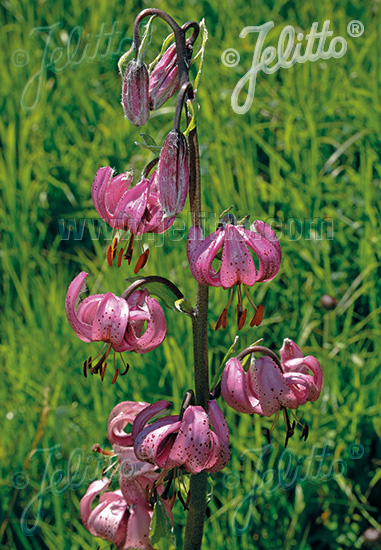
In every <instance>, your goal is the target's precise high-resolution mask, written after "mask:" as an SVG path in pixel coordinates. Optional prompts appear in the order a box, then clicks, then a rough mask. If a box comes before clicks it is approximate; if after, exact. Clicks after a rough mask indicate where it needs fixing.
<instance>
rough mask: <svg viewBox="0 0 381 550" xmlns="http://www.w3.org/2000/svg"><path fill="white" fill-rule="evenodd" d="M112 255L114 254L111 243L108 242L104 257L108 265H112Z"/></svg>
mask: <svg viewBox="0 0 381 550" xmlns="http://www.w3.org/2000/svg"><path fill="white" fill-rule="evenodd" d="M113 256H114V253H113V251H112V248H111V244H109V245H108V247H107V252H106V258H107V263H108V265H109V266H110V267H112V261H113V259H114V257H113Z"/></svg>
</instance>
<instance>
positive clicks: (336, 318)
mask: <svg viewBox="0 0 381 550" xmlns="http://www.w3.org/2000/svg"><path fill="white" fill-rule="evenodd" d="M148 6H154V7H160V8H162V9H164V10H166V11H168V12H169V13H170V14H171V15H172V16H173V17H174V18H175V19H177V20H178V21H179V22H185V21H187V20H191V19H195V20H198V21H199V20H201V19H202V18H203V17H205V20H206V24H207V27H208V30H209V42H208V45H207V50H206V56H205V64H204V70H203V74H202V77H201V82H200V86H199V93H198V101H199V103H200V105H201V112H200V116H199V137H200V142H201V153H202V158H201V163H202V174H203V189H204V205H205V213H206V214H205V216H206V221H207V222H208V221H209V230H211V229H212V227H210V225H211V224H213V223H214V221H215V219H214V217H213V213H216V214H218V213H220V212H221V211H222V210H224V209H225V208H226V207H228V206H230V205H232V204H233V205H235V212H236V213H237V215H238V216H241V217H243V216H244V215H246V214H247V213H250V214H251V217H252V219H258V218H259V219H264V220H266V219H268V218H271V219H274V220H275V221H276V223H277V227H278V228H279V230H280V231H279V235H280V241H281V245H282V250H283V262H282V266H281V272H280V274H279V276H278V277H277V278H276V279H275V280H274V281H273V282H271V284H270V285H268V284H262V285H258V287H257V288H255V289H254V292H253V295H254V299H255V300H256V302H258V303H263V304H264V306H265V320H264V322H263V324H262V325H261V327H259V328H258V329H252V330H249V329H247V330H244V331H242V334H240V343H239V345H240V348H241V349H242V348H243V347H246V346H247V345H249V344H250V343H251V342H252V341H253V340H256V339H257V338H262V337H263V338H264V342H265V344H266V345H267V346H269V347H273V348H274V349H279V347H280V346H281V344H282V340H283V338H284V337H290V338H292V339H294V340H295V341H297V342H298V344H299V345H300V346H302V347H303V351H304V352H305V354H313V355H316V356H317V357H318V358H319V360H320V362H321V364H322V366H323V369H324V375H325V385H324V391H323V394H322V396H321V398H320V399H319V401H318V402H317V403H314V404H307V405H305V406H304V407H303V410H302V411H301V412H300V414H302V415H303V419H304V420H305V421H307V422H308V423H309V425H310V427H311V435H310V437H309V439H308V441H307V442H306V443H304V442H301V441H299V439H298V438H297V437H295V438H293V439H292V440H291V441H290V443H289V446H288V448H287V451H286V454H282V453H284V449H283V443H284V433H283V431H282V430H283V426H282V422H280V423H279V425H278V428H277V429H276V430H275V432H274V437H273V446H272V448H271V449H267V450H266V447H265V448H264V449H263V446H264V444H265V439H264V436H263V433H262V427H263V426H269V425H270V422H271V421H269V420H266V419H265V420H263V419H260V418H259V417H258V418H253V417H251V416H247V415H237V414H235V413H234V412H233V411H231V410H228V408H227V407H224V405H223V404H222V406H223V408H224V412H225V413H226V417H227V421H228V424H229V426H230V430H231V451H232V459H231V461H230V463H229V465H228V467H227V468H226V469H225V470H224V471H223V472H221V473H220V474H218V475H215V476H214V477H213V479H211V480H210V491H211V498H210V502H209V506H208V519H207V522H206V529H205V548H210V547H211V546H212V545H213V547H214V548H226V547H229V548H230V549H231V550H236V549H243V550H246V549H251V548H259V549H274V548H286V549H292V548H297V549H301V550H308V549H312V548H313V549H314V550H323V549H330V548H335V549H347V548H351V549H352V548H362V547H363V546H364V540H363V537H362V533H363V532H364V531H365V529H367V528H368V527H373V528H376V529H377V528H378V529H380V513H379V510H378V509H377V505H378V503H379V495H380V481H379V480H380V477H381V474H380V472H381V468H380V466H381V462H380V436H381V421H380V391H379V388H380V386H379V384H381V376H380V368H379V357H380V351H381V348H380V341H381V324H380V312H381V306H380V303H381V300H380V285H379V278H380V267H379V262H380V255H381V248H380V242H381V239H380V223H379V220H380V204H381V203H380V199H381V193H380V178H381V163H380V135H381V97H380V74H381V71H380V56H379V49H378V43H379V38H378V37H379V36H380V11H379V1H378V0H372V1H360V0H341V1H340V0H321V1H320V2H312V1H311V0H309V1H305V2H302V1H296V0H290V1H287V0H270V1H268V2H264V1H262V2H257V3H255V4H250V3H246V2H243V1H241V0H230V1H226V2H218V1H217V0H202V1H198V2H196V1H194V0H193V1H192V0H188V1H186V2H185V1H184V0H177V1H176V2H175V1H173V0H166V1H162V2H154V1H153V2H152V3H150V4H146V2H136V1H131V2H122V1H119V2H116V1H113V0H111V1H110V0H109V1H105V0H98V2H96V3H95V4H94V3H90V2H87V0H84V1H82V2H77V1H74V2H72V3H67V2H63V1H62V0H57V1H56V2H54V3H53V2H45V1H44V0H39V1H36V2H23V1H21V0H10V1H9V0H4V1H3V2H1V7H0V12H1V19H2V32H1V50H2V52H3V56H2V60H1V64H2V72H1V90H2V93H1V96H0V106H1V113H2V118H1V121H0V143H1V155H0V195H1V205H0V234H1V239H0V261H1V269H2V279H1V291H2V300H1V309H2V316H1V327H0V328H1V344H0V349H1V352H2V357H3V360H2V362H3V383H2V385H1V388H0V396H1V400H2V403H3V404H4V405H3V412H2V415H3V418H2V425H3V429H2V445H1V450H0V453H1V455H0V458H1V463H0V468H1V474H2V485H1V489H2V496H1V501H0V502H1V504H0V513H1V522H0V526H1V533H2V539H1V548H2V549H7V550H9V549H14V548H17V549H22V550H37V549H44V550H45V549H49V550H50V549H56V548H60V549H62V550H63V549H64V550H67V549H71V550H76V549H85V550H87V549H94V550H95V549H96V548H97V546H98V544H99V541H97V540H95V539H93V537H91V535H89V534H88V533H87V531H86V530H85V529H84V528H83V526H82V524H81V522H80V520H79V514H78V507H79V500H80V498H81V496H82V495H83V493H84V492H85V490H86V487H87V485H88V483H89V482H90V481H91V479H93V478H95V477H96V476H99V471H100V466H99V464H98V462H97V460H96V457H94V456H92V455H91V452H90V448H91V445H92V444H93V443H94V442H99V443H100V444H101V445H107V440H106V424H107V417H108V414H109V412H110V410H111V409H112V407H113V406H114V405H115V404H116V403H117V402H119V401H121V400H129V399H132V400H140V401H141V400H145V401H152V400H156V399H159V398H166V399H169V400H171V401H172V402H173V403H174V406H175V408H176V407H178V406H179V404H180V403H181V399H182V395H183V393H184V391H185V390H186V389H187V388H188V387H190V386H191V383H192V351H191V349H192V347H191V337H190V321H189V319H188V318H187V317H186V316H184V315H180V314H178V313H175V312H172V311H168V310H166V315H167V322H168V336H167V338H166V340H165V342H164V344H163V345H162V346H161V347H160V348H158V349H157V350H155V351H154V352H152V353H150V354H148V355H146V356H144V355H143V356H135V355H134V356H131V357H130V358H129V362H130V363H131V365H132V366H131V369H130V371H129V373H128V375H127V376H125V377H124V378H119V380H118V381H117V383H116V384H115V385H113V386H111V384H110V381H111V376H110V373H106V378H105V381H104V383H103V384H102V383H101V381H100V379H99V377H92V378H87V379H84V378H83V376H82V374H81V365H82V363H83V361H84V359H85V358H86V357H87V356H88V355H90V353H93V354H95V353H97V351H99V347H98V346H97V345H96V344H91V345H86V344H83V343H82V342H81V341H80V340H79V339H77V338H76V336H75V335H74V333H73V332H72V331H71V329H70V327H69V326H68V323H67V320H66V316H65V312H64V299H65V294H66V290H67V287H68V284H69V282H70V281H71V280H72V279H73V277H74V276H75V275H76V274H77V273H78V272H79V271H80V270H86V271H88V272H89V273H90V275H91V276H90V277H89V279H90V283H89V284H90V285H92V286H91V288H90V290H91V291H92V292H93V291H99V292H104V291H106V290H111V291H113V292H115V293H116V294H118V293H121V292H122V291H123V289H124V283H123V277H128V276H131V275H132V270H131V269H129V268H128V267H127V266H124V267H123V268H122V269H121V270H117V269H116V268H112V269H110V268H108V267H107V268H106V263H105V247H106V246H107V244H109V240H108V239H110V232H109V231H107V230H106V228H105V227H104V226H101V225H97V224H98V221H97V216H96V212H95V210H94V207H93V205H92V201H91V197H90V188H91V182H92V180H93V177H94V174H95V171H96V170H97V169H98V168H99V167H100V166H104V165H111V166H113V167H115V169H116V170H118V171H124V170H126V169H127V168H133V169H135V170H136V173H137V174H139V173H140V171H141V169H142V168H143V166H144V165H145V163H146V162H147V161H148V160H150V159H151V158H152V156H151V153H149V152H148V151H145V150H143V149H141V148H139V147H137V146H136V145H135V144H134V142H135V141H136V140H139V130H137V129H136V128H134V127H132V126H131V125H130V124H129V123H128V122H127V121H126V120H125V119H124V117H123V112H122V108H121V106H120V93H121V83H120V77H119V75H118V74H117V68H116V65H117V60H118V57H119V56H120V55H121V54H122V53H124V51H126V50H127V49H128V48H129V45H130V42H131V34H132V25H133V19H134V17H135V16H136V14H137V13H138V11H140V10H141V9H143V8H145V7H148ZM328 19H329V20H330V21H331V29H332V30H333V31H334V35H335V36H336V35H339V34H340V35H341V36H343V37H346V39H347V42H348V50H347V52H346V54H345V56H344V57H342V58H341V59H330V60H326V61H318V62H315V63H311V62H307V63H305V64H296V65H295V66H294V67H292V68H291V69H289V70H284V69H281V70H279V71H278V72H276V73H275V74H273V75H265V74H263V73H261V74H259V75H258V80H257V89H256V95H255V100H254V102H253V105H252V107H251V108H250V110H249V111H248V112H247V113H246V114H244V115H237V114H236V113H234V112H233V110H232V108H231V105H230V97H231V93H232V91H233V89H234V87H235V85H236V83H237V82H238V80H239V78H241V76H243V75H244V73H245V72H246V71H247V70H249V68H250V66H251V61H252V56H253V51H254V45H255V37H254V36H253V35H252V34H249V35H248V36H247V38H245V39H242V38H240V37H239V33H240V31H241V30H242V28H243V27H245V26H249V25H259V24H262V23H265V22H267V21H274V23H275V27H274V29H273V30H272V31H271V32H270V33H269V35H268V37H267V40H266V45H275V46H276V44H277V40H278V37H279V33H280V31H281V29H282V28H283V27H284V26H285V25H286V24H291V25H293V26H295V28H296V30H297V32H303V33H304V34H306V33H307V32H308V31H309V29H310V28H311V24H312V22H314V21H317V22H319V30H320V29H321V27H322V24H323V22H324V21H325V20H328ZM354 19H357V20H360V21H362V22H363V24H364V27H365V32H364V34H363V35H362V36H361V37H359V38H351V37H349V36H348V34H347V31H346V27H347V24H348V22H349V21H351V20H354ZM154 26H155V36H154V40H153V42H152V45H151V50H150V52H151V53H149V55H152V59H153V58H154V57H155V55H156V53H157V50H158V48H159V45H160V42H161V40H162V39H163V38H164V37H165V36H167V34H168V32H167V29H166V28H165V26H164V24H163V23H161V22H157V23H155V25H154ZM112 29H114V30H112ZM112 32H117V33H119V34H117V35H114V36H111V35H110V36H111V38H110V36H109V38H107V37H106V36H104V35H105V33H112ZM97 35H98V38H97ZM99 35H101V38H99ZM107 40H109V42H107ZM97 44H98V46H97ZM227 48H236V49H237V50H238V51H239V52H240V55H241V61H240V63H239V64H238V65H237V66H236V67H235V68H228V67H226V66H224V65H223V64H222V62H221V54H222V52H223V51H224V50H225V49H227ZM60 52H61V53H60ZM173 112H174V100H172V101H171V102H170V103H169V104H167V105H166V106H165V107H163V108H162V109H161V110H160V111H158V112H156V113H155V114H154V115H153V116H152V117H151V120H150V122H149V125H147V128H148V127H149V133H150V134H151V135H152V136H154V138H155V140H156V142H157V143H162V141H163V139H164V137H165V134H166V132H167V131H168V130H169V129H170V127H171V117H172V115H173ZM142 131H147V130H146V128H144V129H143V130H142ZM59 220H61V221H59ZM62 220H63V221H62ZM67 220H77V222H78V223H80V221H81V220H87V221H86V223H85V224H84V225H83V228H84V230H83V235H81V227H82V226H81V225H79V226H77V230H78V234H77V235H75V232H72V233H71V235H70V237H69V238H67V239H66V240H65V239H63V238H61V237H64V236H65V235H64V233H65V230H66V229H67ZM310 220H315V222H314V223H315V225H312V228H311V223H310ZM319 220H320V222H319ZM324 220H325V221H326V224H324V223H322V222H323V221H324ZM71 223H74V222H73V221H72V222H71ZM176 227H177V230H176V231H175V230H171V231H170V232H168V234H167V235H166V236H165V238H164V240H161V238H160V237H158V238H157V240H156V241H154V242H153V243H152V242H151V248H152V251H151V256H150V259H149V262H148V265H147V268H145V272H146V273H147V274H148V273H150V274H154V273H157V274H160V275H163V276H167V277H169V278H171V279H172V280H173V281H174V282H175V283H176V284H178V285H179V286H180V288H181V289H182V290H183V292H184V294H185V295H186V296H187V297H188V298H190V299H191V300H192V301H194V297H195V284H194V281H193V279H192V277H191V275H190V272H189V268H188V265H187V259H186V253H185V236H186V228H188V227H189V214H188V212H184V214H183V215H182V216H181V217H180V218H179V222H178V224H177V226H176ZM330 227H333V238H332V239H330V238H328V237H330V233H329V228H330ZM97 228H98V229H100V233H101V238H100V239H97ZM75 236H77V239H76V238H75ZM80 237H82V238H80ZM324 294H329V295H331V296H333V297H335V298H336V299H337V305H336V307H335V308H334V309H332V310H329V311H327V310H325V309H323V308H322V307H321V305H320V299H321V297H322V296H323V295H324ZM210 295H211V300H210V364H211V374H212V375H213V374H214V372H215V370H216V369H217V368H218V366H219V365H220V362H221V360H222V358H223V356H224V354H225V352H226V350H227V348H228V347H229V346H230V345H231V343H232V342H233V340H234V337H235V322H234V312H233V311H232V309H231V311H230V312H229V315H230V318H229V321H230V323H229V326H228V329H227V330H226V331H219V332H218V333H215V332H214V331H213V328H214V323H215V320H216V319H217V318H218V315H219V313H220V312H221V310H222V307H223V306H224V305H225V303H226V301H227V294H226V293H224V291H223V290H222V289H212V290H211V293H210ZM42 449H45V451H42ZM47 449H50V451H48V450H47ZM74 450H75V452H74V455H73V451H74ZM323 451H324V453H325V454H326V456H325V458H323V459H317V458H316V457H317V456H319V455H320V456H321V454H322V453H323ZM81 453H82V454H81ZM263 453H264V454H263ZM81 456H82V459H81V460H80V467H79V474H78V472H77V476H76V475H75V472H76V469H77V466H76V464H77V462H76V460H79V459H80V458H81ZM311 456H312V457H315V458H308V457H311ZM49 457H50V460H48V459H49ZM287 464H290V467H289V469H287V468H288V467H287ZM308 464H310V465H311V468H310V470H309V471H308V469H307V466H308ZM319 464H321V469H320V470H319ZM298 465H299V472H300V474H299V483H296V481H297V479H296V478H295V479H294V476H295V472H296V468H297V466H298ZM59 469H62V470H63V471H62V473H61V474H59V473H57V471H58V470H59ZM272 469H274V472H273V473H272ZM70 472H71V473H72V474H73V476H74V477H73V478H71V477H70ZM53 474H54V477H51V476H53ZM60 475H61V477H62V476H63V479H62V480H61V481H60ZM81 475H83V480H82V482H78V480H77V481H76V479H77V477H78V476H81ZM23 476H24V477H23ZM303 476H305V477H306V479H305V480H303ZM15 487H18V489H17V488H15ZM175 510H176V522H177V523H176V536H177V538H178V540H179V541H180V539H181V535H182V533H181V531H182V525H183V523H184V521H185V516H184V514H183V513H182V510H181V505H180V503H177V505H176V507H175ZM38 517H40V518H41V521H40V522H39V523H37V524H36V523H35V522H36V518H38ZM20 519H22V520H23V522H24V523H23V524H22V525H21V524H20ZM34 526H35V527H36V529H35V530H34ZM22 527H23V529H22ZM27 529H30V531H29V536H28V535H27V534H26V533H27V532H28V531H27ZM100 543H101V548H103V547H105V546H104V543H103V542H102V541H100ZM364 547H365V546H364Z"/></svg>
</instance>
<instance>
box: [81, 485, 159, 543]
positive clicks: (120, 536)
mask: <svg viewBox="0 0 381 550" xmlns="http://www.w3.org/2000/svg"><path fill="white" fill-rule="evenodd" d="M141 481H142V480H140V482H141ZM140 482H138V481H136V482H135V487H134V491H132V492H131V491H130V490H129V489H130V485H128V486H127V487H126V486H125V485H123V484H122V485H121V489H119V490H117V491H112V492H106V493H103V491H105V490H106V489H107V488H108V487H109V485H110V480H109V479H108V478H103V479H101V480H99V481H94V482H93V483H91V485H90V486H89V488H88V489H87V491H86V494H85V496H84V497H83V498H82V500H81V503H80V514H81V519H82V523H83V525H84V526H85V527H86V529H87V530H88V531H89V533H91V535H93V536H94V537H100V538H102V539H103V540H107V541H108V542H111V543H112V544H115V545H116V547H117V549H118V550H135V549H142V550H143V549H144V550H152V546H151V543H150V540H149V531H150V524H151V519H152V514H153V509H152V506H150V504H149V503H147V501H146V499H145V495H144V487H143V486H142V485H141V484H140ZM101 493H103V494H102V495H101V496H100V498H99V504H98V505H97V506H96V507H95V508H94V509H92V503H93V501H94V499H95V498H96V497H97V496H99V495H100V494H101Z"/></svg>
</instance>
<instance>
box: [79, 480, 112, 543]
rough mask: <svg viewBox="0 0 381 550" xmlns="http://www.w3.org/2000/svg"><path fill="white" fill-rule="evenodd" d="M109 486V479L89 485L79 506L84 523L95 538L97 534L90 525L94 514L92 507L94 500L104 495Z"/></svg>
mask: <svg viewBox="0 0 381 550" xmlns="http://www.w3.org/2000/svg"><path fill="white" fill-rule="evenodd" d="M109 485H110V480H109V479H108V478H107V477H104V478H102V479H99V480H97V481H93V483H91V484H90V485H89V487H88V489H87V491H86V493H85V495H84V496H83V498H82V499H81V502H80V505H79V512H80V514H81V519H82V523H83V525H84V526H85V527H86V529H87V530H88V531H89V532H90V533H91V534H92V535H93V536H97V534H96V533H95V532H94V530H93V528H92V525H91V524H90V523H89V518H90V515H91V512H92V507H91V505H92V503H93V500H94V499H95V498H96V497H97V496H98V495H99V494H100V493H102V491H104V490H105V489H107V488H108V486H109Z"/></svg>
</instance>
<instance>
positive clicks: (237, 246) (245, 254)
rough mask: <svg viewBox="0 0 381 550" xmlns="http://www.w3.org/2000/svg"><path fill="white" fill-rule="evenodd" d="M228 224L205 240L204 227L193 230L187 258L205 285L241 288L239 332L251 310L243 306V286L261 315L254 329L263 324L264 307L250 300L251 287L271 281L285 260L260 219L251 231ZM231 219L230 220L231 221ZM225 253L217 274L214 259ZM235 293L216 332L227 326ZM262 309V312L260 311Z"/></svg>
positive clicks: (256, 318) (192, 270) (218, 323)
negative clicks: (249, 287) (254, 258)
mask: <svg viewBox="0 0 381 550" xmlns="http://www.w3.org/2000/svg"><path fill="white" fill-rule="evenodd" d="M231 218H233V220H234V221H233V224H232V223H224V224H222V225H221V227H219V228H218V229H217V231H215V232H214V233H212V234H211V235H209V236H208V237H205V238H203V234H202V230H201V228H200V227H197V226H195V227H192V228H191V229H190V231H189V235H188V243H187V255H188V260H189V265H190V269H191V272H192V275H193V277H194V278H195V279H196V281H197V282H198V283H200V284H202V285H210V286H222V288H224V289H228V288H232V287H233V286H235V285H236V286H237V291H238V306H237V325H238V328H239V330H240V329H241V328H242V327H243V325H244V324H245V320H246V314H247V310H246V309H245V310H244V309H243V306H242V294H241V287H240V285H241V283H242V285H243V287H244V291H245V293H246V296H247V298H248V300H249V302H250V303H251V304H252V306H253V307H254V310H255V311H256V312H257V311H258V310H259V311H258V313H257V314H256V315H255V316H254V318H253V320H252V322H251V323H250V326H253V325H254V324H256V325H257V326H258V325H259V324H260V322H261V320H262V317H263V308H262V306H258V307H257V306H256V305H255V304H254V303H253V302H252V300H251V299H250V296H249V293H248V290H247V288H246V287H247V286H253V285H254V284H255V283H256V282H263V281H270V280H271V279H273V278H274V277H275V276H276V275H277V274H278V271H279V267H280V262H281V258H282V253H281V248H280V245H279V241H278V239H277V237H276V235H275V232H274V231H273V230H272V229H271V227H270V226H269V225H268V224H266V223H264V222H262V221H260V220H256V221H255V222H254V223H253V224H252V225H251V228H250V230H249V229H246V228H245V227H243V226H242V225H236V224H235V223H236V222H235V218H234V217H233V216H231ZM231 218H230V219H231ZM220 251H222V255H221V266H220V268H219V270H218V271H216V270H215V269H214V268H213V266H212V263H213V260H214V259H215V258H216V257H217V254H218V253H219V252H220ZM251 252H254V254H255V255H256V256H257V259H258V262H259V268H258V269H256V267H255V264H254V260H253V257H252V254H251ZM231 298H232V291H231V293H230V298H229V302H228V305H227V307H226V308H225V309H224V310H223V312H222V314H221V316H220V318H219V320H218V321H217V325H216V330H218V328H219V327H220V326H223V327H224V328H225V327H226V314H227V311H228V308H229V306H230V303H231ZM260 308H261V309H260Z"/></svg>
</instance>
